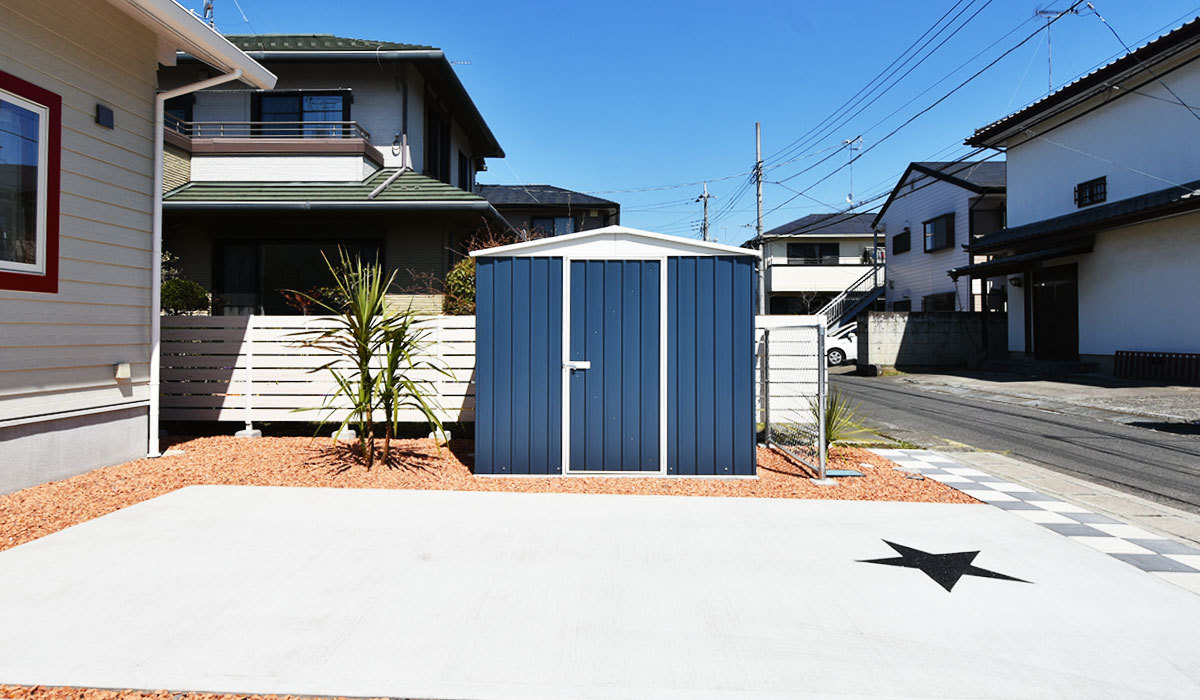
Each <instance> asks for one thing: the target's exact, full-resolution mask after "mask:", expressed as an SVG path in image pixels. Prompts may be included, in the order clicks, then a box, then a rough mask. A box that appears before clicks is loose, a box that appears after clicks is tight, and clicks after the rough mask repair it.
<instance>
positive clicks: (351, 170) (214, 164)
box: [191, 154, 377, 182]
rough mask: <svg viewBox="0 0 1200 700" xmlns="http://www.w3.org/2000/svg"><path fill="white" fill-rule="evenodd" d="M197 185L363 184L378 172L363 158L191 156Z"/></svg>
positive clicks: (330, 156) (193, 177)
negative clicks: (232, 183)
mask: <svg viewBox="0 0 1200 700" xmlns="http://www.w3.org/2000/svg"><path fill="white" fill-rule="evenodd" d="M191 167H192V180H193V181H195V182H291V181H294V180H305V181H309V182H361V181H362V180H363V179H365V178H366V177H368V176H369V175H370V174H371V173H373V172H375V171H376V169H377V168H376V167H375V165H374V163H372V162H371V161H369V160H367V159H366V158H363V157H361V156H334V155H329V156H292V155H282V156H258V155H255V156H247V155H233V156H209V155H203V154H201V155H193V156H192V162H191Z"/></svg>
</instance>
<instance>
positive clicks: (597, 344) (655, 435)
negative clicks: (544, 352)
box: [567, 260, 663, 472]
mask: <svg viewBox="0 0 1200 700" xmlns="http://www.w3.org/2000/svg"><path fill="white" fill-rule="evenodd" d="M662 267H663V263H662V262H661V261H660V260H572V261H571V262H570V267H569V271H570V272H569V274H570V285H569V287H568V296H569V298H568V301H567V308H568V309H569V310H570V324H569V326H570V327H569V330H568V334H569V336H568V338H567V343H568V354H567V357H568V358H569V361H568V362H567V367H568V370H567V371H568V373H569V375H570V377H569V379H568V380H567V381H568V387H569V389H568V390H569V394H570V396H569V401H568V406H567V411H568V423H569V425H568V442H569V444H568V454H567V471H570V472H661V471H662V456H661V445H662V428H661V425H662V423H661V421H660V420H659V416H660V411H661V410H662V402H661V401H660V397H661V392H662V381H661V380H662V376H663V375H662V371H661V361H662V357H663V355H662V349H663V346H662V332H661V327H660V323H659V321H660V318H661V314H662V303H661V302H662V294H663V290H662V278H661V274H662Z"/></svg>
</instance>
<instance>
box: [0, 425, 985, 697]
mask: <svg viewBox="0 0 1200 700" xmlns="http://www.w3.org/2000/svg"><path fill="white" fill-rule="evenodd" d="M473 446H474V445H473V443H472V442H471V441H469V440H455V441H453V442H452V443H451V444H450V447H449V448H445V447H443V448H442V449H441V450H438V449H437V447H436V446H435V445H434V443H433V441H432V440H428V439H424V440H399V441H394V442H393V447H392V449H393V455H392V457H393V460H392V464H391V465H390V466H386V467H384V466H376V468H375V469H373V470H371V471H367V469H366V468H365V467H363V466H362V465H360V464H357V463H356V462H355V461H354V460H353V459H352V458H351V456H350V454H349V449H348V448H347V447H346V446H344V445H333V444H332V443H331V442H330V440H329V439H328V438H326V439H319V440H314V439H312V438H305V437H267V438H261V439H257V440H245V439H238V438H233V437H204V438H195V439H190V440H183V441H181V442H177V443H176V444H174V445H172V448H173V449H180V450H184V453H183V454H181V455H176V456H172V457H162V458H159V459H139V460H136V461H133V462H126V463H125V464H118V465H115V466H112V467H105V468H102V469H95V470H93V471H90V472H87V473H86V474H80V475H79V476H75V477H72V478H70V479H65V480H63V481H55V482H51V483H48V484H41V485H39V486H33V487H31V488H27V489H25V490H23V491H17V492H15V493H11V494H7V495H4V496H0V551H2V550H5V549H8V548H10V547H15V546H17V545H19V544H22V543H24V542H29V541H30V540H34V539H37V538H39V537H43V536H45V535H48V534H50V533H52V532H57V531H59V530H62V529H63V528H67V527H70V526H72V525H77V524H79V523H81V522H84V521H87V520H91V519H92V518H98V517H100V516H101V515H105V514H107V513H111V512H113V511H116V510H119V509H121V508H124V507H126V506H130V505H133V504H134V503H139V502H141V501H145V500H149V499H151V498H154V497H156V496H161V495H163V494H165V493H168V492H170V491H174V490H176V489H179V488H183V487H184V486H193V485H198V484H237V485H252V486H321V487H341V488H383V489H438V490H453V491H531V492H539V493H546V492H558V493H566V492H570V493H620V494H659V495H678V496H745V497H762V498H824V499H841V500H856V501H921V502H936V503H976V502H977V501H975V499H973V498H971V497H970V496H967V495H966V494H963V493H961V492H959V491H956V490H954V489H952V488H950V487H949V486H946V485H944V484H941V483H939V482H937V481H933V480H930V479H926V480H923V481H918V480H915V479H909V478H906V475H905V474H904V473H903V472H898V471H896V470H894V469H893V468H892V467H894V466H895V464H893V463H892V462H890V461H889V460H886V459H884V458H882V457H879V456H878V455H875V454H873V453H871V452H868V451H867V450H863V449H858V448H852V447H834V448H833V450H832V451H831V456H830V460H829V468H830V469H838V468H842V469H858V470H859V471H863V472H864V473H865V474H866V476H864V477H854V478H842V479H838V485H837V486H816V485H814V484H813V483H812V482H811V481H809V477H811V476H812V474H811V473H810V472H809V471H808V470H806V469H804V468H801V467H799V466H797V465H796V464H795V463H793V462H792V461H790V460H788V459H785V458H784V457H782V456H780V455H779V454H778V453H776V452H774V451H772V450H767V449H765V448H759V451H758V473H759V476H758V478H757V479H702V478H698V479H678V478H661V477H644V478H639V477H545V478H531V477H521V478H511V477H477V476H474V475H473V474H472V473H471V470H470V467H469V464H470V457H469V453H470V451H471V450H472V449H473ZM860 463H866V464H869V465H872V468H869V469H868V468H864V467H862V466H860ZM0 697H4V696H3V695H2V694H0ZM8 697H12V696H8ZM148 697H149V696H148ZM197 697H198V698H199V697H200V696H197ZM214 697H215V696H214Z"/></svg>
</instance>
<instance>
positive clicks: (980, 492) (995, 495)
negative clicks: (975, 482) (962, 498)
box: [959, 489, 1021, 503]
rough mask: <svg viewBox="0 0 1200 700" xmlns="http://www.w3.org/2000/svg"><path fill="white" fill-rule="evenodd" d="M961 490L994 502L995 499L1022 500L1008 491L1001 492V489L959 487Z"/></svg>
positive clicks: (982, 499)
mask: <svg viewBox="0 0 1200 700" xmlns="http://www.w3.org/2000/svg"><path fill="white" fill-rule="evenodd" d="M959 490H960V491H962V492H963V493H965V494H967V495H968V496H970V497H972V498H978V499H979V500H981V501H986V502H988V503H992V502H995V501H1019V500H1021V499H1019V498H1015V497H1013V496H1010V495H1008V494H1007V493H1001V492H999V491H993V490H991V489H959Z"/></svg>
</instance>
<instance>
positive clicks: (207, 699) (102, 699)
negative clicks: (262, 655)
mask: <svg viewBox="0 0 1200 700" xmlns="http://www.w3.org/2000/svg"><path fill="white" fill-rule="evenodd" d="M0 698H6V699H8V700H349V699H348V698H341V697H327V698H326V697H311V696H307V695H305V696H300V695H244V694H241V693H237V694H229V693H172V692H170V691H169V690H158V691H141V690H96V689H91V688H68V687H58V686H42V685H35V686H27V685H0ZM374 700H401V699H399V698H375V699H374Z"/></svg>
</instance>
